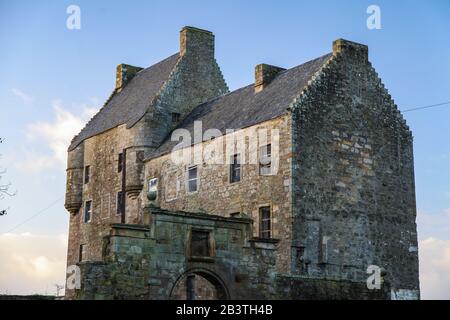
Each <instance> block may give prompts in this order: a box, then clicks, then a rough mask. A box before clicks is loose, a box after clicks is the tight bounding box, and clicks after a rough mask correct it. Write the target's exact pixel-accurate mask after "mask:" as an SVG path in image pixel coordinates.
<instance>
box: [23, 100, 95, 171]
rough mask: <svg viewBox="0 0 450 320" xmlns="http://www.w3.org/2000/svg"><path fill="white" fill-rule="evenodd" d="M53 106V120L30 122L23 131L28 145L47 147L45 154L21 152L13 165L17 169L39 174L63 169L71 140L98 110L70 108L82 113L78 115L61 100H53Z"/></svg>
mask: <svg viewBox="0 0 450 320" xmlns="http://www.w3.org/2000/svg"><path fill="white" fill-rule="evenodd" d="M92 102H93V103H94V102H96V99H92ZM52 107H53V111H54V119H53V120H52V121H50V122H36V123H32V124H30V125H28V126H27V129H26V136H27V139H28V140H29V142H30V144H29V145H32V143H36V142H38V143H39V146H42V145H44V147H46V149H47V153H38V152H36V151H34V150H24V157H23V159H24V160H22V161H18V162H16V167H17V168H18V169H19V170H21V171H24V172H28V173H38V172H41V171H43V170H48V169H65V167H66V159H67V148H68V146H69V144H70V141H71V140H72V138H73V137H74V136H75V135H76V134H78V133H79V131H80V130H81V129H82V128H83V127H84V126H85V124H86V122H87V121H89V119H90V118H91V117H92V116H93V115H94V114H95V113H96V112H97V110H98V108H96V107H93V106H90V105H87V104H82V105H78V106H76V107H74V108H73V109H76V110H81V114H80V115H79V116H77V115H75V114H73V113H71V112H70V111H68V110H67V108H66V107H64V106H63V105H62V103H61V101H60V100H55V101H53V103H52Z"/></svg>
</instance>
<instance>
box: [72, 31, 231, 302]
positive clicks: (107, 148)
mask: <svg viewBox="0 0 450 320" xmlns="http://www.w3.org/2000/svg"><path fill="white" fill-rule="evenodd" d="M185 34H188V35H189V39H188V42H186V41H185V42H184V43H182V45H188V46H189V47H190V50H188V51H189V52H187V51H186V52H184V53H183V54H181V55H180V59H179V61H178V63H177V65H176V66H175V68H174V70H173V71H172V73H171V75H170V77H169V79H168V80H167V82H166V83H165V84H164V86H163V88H162V89H161V92H160V93H159V95H158V97H157V99H155V101H149V108H148V112H147V114H146V115H144V117H143V118H142V119H140V120H139V121H138V122H137V123H135V124H134V125H133V126H131V127H127V125H126V124H123V125H120V126H118V127H116V128H113V129H111V130H108V131H106V132H103V133H101V134H98V135H96V136H94V137H91V138H88V139H86V140H85V141H83V142H82V143H81V144H80V145H79V146H78V147H77V148H75V149H74V150H72V151H69V155H68V159H69V160H68V170H67V188H66V189H67V192H66V208H67V209H68V210H69V211H70V212H71V215H70V224H69V247H68V259H67V264H68V265H73V264H75V263H77V262H79V251H80V245H81V244H85V245H86V246H87V251H86V253H87V260H89V261H102V246H103V243H102V241H103V237H105V236H107V235H108V234H109V232H110V224H111V223H120V222H123V223H130V224H138V223H140V222H141V218H142V216H141V208H142V207H143V205H142V204H141V199H142V198H140V197H137V196H138V195H139V193H140V191H141V189H142V187H143V183H144V175H143V163H142V160H143V159H144V158H145V157H146V156H147V155H148V154H149V153H150V152H151V151H153V150H154V149H155V148H156V147H157V146H158V145H159V143H160V141H161V139H162V138H164V137H165V136H166V134H167V132H168V130H170V129H171V128H172V127H173V126H175V125H176V123H173V122H172V117H171V115H172V112H177V113H180V114H181V116H183V115H185V114H186V113H188V112H189V111H190V110H191V109H192V108H193V107H194V106H196V105H197V104H198V103H201V102H203V101H206V100H210V99H212V98H215V97H216V96H218V95H220V94H223V93H225V92H227V91H228V88H227V86H226V84H225V81H224V80H223V77H222V74H221V71H220V69H219V67H218V65H217V63H216V61H215V60H214V36H213V35H212V34H211V33H209V32H204V31H202V30H197V29H193V28H184V29H183V30H182V31H181V37H183V35H185ZM189 41H190V42H189ZM204 46H206V47H207V50H203V49H202V48H203V47H204ZM180 50H181V51H185V50H184V49H183V47H182V48H180ZM168 105H170V108H168V107H167V106H168ZM119 153H123V154H124V156H125V165H124V170H125V174H124V175H123V174H122V173H121V172H118V158H119ZM85 166H90V181H89V183H87V184H84V181H83V180H84V174H83V170H84V167H85ZM123 177H125V180H123ZM119 191H124V192H125V193H126V195H127V196H126V197H125V203H126V206H125V208H126V211H125V214H124V215H121V214H117V193H118V192H119ZM87 200H92V214H91V221H90V222H88V223H85V222H84V220H83V219H84V203H85V202H86V201H87ZM72 294H73V292H72V291H71V290H68V292H67V296H68V297H70V296H71V295H72Z"/></svg>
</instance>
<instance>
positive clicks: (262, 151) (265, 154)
mask: <svg viewBox="0 0 450 320" xmlns="http://www.w3.org/2000/svg"><path fill="white" fill-rule="evenodd" d="M268 149H269V151H270V152H268ZM264 157H266V158H268V159H269V160H270V161H269V162H268V163H262V160H263V159H264ZM258 163H259V175H260V176H270V175H272V144H271V143H268V144H265V145H263V146H260V147H259V161H258ZM266 168H267V169H268V171H269V172H262V170H264V169H266Z"/></svg>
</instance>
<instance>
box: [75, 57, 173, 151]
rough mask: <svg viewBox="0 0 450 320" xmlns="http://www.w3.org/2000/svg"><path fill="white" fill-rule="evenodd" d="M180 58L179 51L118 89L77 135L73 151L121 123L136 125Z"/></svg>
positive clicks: (142, 71)
mask: <svg viewBox="0 0 450 320" xmlns="http://www.w3.org/2000/svg"><path fill="white" fill-rule="evenodd" d="M178 58H179V54H178V53H176V54H174V55H172V56H170V57H168V58H167V59H164V60H162V61H160V62H158V63H157V64H155V65H153V66H151V67H149V68H146V69H143V70H141V71H139V72H138V73H137V74H136V75H135V76H134V77H133V78H132V79H131V80H130V82H129V83H128V84H127V85H126V86H125V87H124V88H123V89H122V90H121V91H119V92H115V91H114V92H113V94H112V95H111V97H110V98H109V99H108V100H107V102H106V103H105V105H104V106H103V108H101V109H100V111H99V112H98V113H97V114H96V115H95V116H94V117H93V118H92V119H91V120H90V121H89V122H88V123H87V125H86V126H85V127H84V128H83V129H82V130H81V132H80V133H79V134H78V135H77V136H75V137H74V138H73V140H72V142H71V144H70V146H69V151H70V150H73V149H74V148H76V147H77V146H78V145H79V144H80V143H81V142H82V141H83V140H85V139H87V138H90V137H92V136H95V135H97V134H99V133H102V132H105V131H107V130H109V129H112V128H114V127H117V126H119V125H122V124H125V123H126V124H127V127H131V126H133V125H134V124H135V123H136V122H137V121H138V120H139V119H140V118H141V117H142V116H143V115H144V114H145V112H146V111H147V108H148V106H149V105H150V103H151V102H152V101H153V100H154V99H155V97H156V96H157V95H158V93H159V91H160V89H161V87H162V86H163V84H164V82H165V81H166V80H167V79H168V78H169V75H170V73H171V71H172V70H173V68H174V67H175V65H176V63H177V62H178Z"/></svg>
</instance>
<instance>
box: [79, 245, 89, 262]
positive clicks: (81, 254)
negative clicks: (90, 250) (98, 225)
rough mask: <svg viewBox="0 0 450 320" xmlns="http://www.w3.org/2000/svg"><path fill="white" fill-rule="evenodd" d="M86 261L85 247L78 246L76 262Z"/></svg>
mask: <svg viewBox="0 0 450 320" xmlns="http://www.w3.org/2000/svg"><path fill="white" fill-rule="evenodd" d="M86 260H87V245H85V244H80V252H79V253H78V261H79V262H83V261H86Z"/></svg>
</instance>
